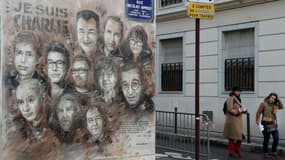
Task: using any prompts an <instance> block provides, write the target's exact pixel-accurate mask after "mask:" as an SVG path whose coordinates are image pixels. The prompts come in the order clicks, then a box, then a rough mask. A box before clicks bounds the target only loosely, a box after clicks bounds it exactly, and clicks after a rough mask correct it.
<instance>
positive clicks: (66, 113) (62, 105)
mask: <svg viewBox="0 0 285 160" xmlns="http://www.w3.org/2000/svg"><path fill="white" fill-rule="evenodd" d="M74 109H75V106H74V104H73V103H72V101H69V100H66V99H61V100H60V102H59V104H58V105H57V107H56V114H57V117H58V120H59V124H60V126H61V128H62V129H63V130H64V131H69V130H70V129H71V126H72V123H73V117H74V113H75V111H74Z"/></svg>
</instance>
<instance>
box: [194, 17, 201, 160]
mask: <svg viewBox="0 0 285 160" xmlns="http://www.w3.org/2000/svg"><path fill="white" fill-rule="evenodd" d="M195 32H196V34H195V37H196V42H195V159H196V160H199V159H200V107H199V103H200V100H199V96H200V87H199V86H200V74H199V69H200V19H199V18H196V28H195Z"/></svg>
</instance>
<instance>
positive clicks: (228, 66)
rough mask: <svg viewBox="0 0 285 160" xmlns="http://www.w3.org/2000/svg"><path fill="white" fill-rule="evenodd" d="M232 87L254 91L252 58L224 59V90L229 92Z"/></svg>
mask: <svg viewBox="0 0 285 160" xmlns="http://www.w3.org/2000/svg"><path fill="white" fill-rule="evenodd" d="M233 85H239V86H240V87H241V89H242V90H243V91H254V57H248V58H235V59H225V90H226V91H229V90H231V88H232V86H233Z"/></svg>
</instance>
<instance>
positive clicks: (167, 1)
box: [160, 0, 182, 7]
mask: <svg viewBox="0 0 285 160" xmlns="http://www.w3.org/2000/svg"><path fill="white" fill-rule="evenodd" d="M177 3H182V0H160V6H161V7H166V6H169V5H173V4H177Z"/></svg>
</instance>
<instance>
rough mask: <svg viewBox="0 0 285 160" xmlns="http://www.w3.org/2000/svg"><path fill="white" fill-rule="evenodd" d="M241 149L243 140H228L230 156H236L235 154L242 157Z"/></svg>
mask: <svg viewBox="0 0 285 160" xmlns="http://www.w3.org/2000/svg"><path fill="white" fill-rule="evenodd" d="M240 147H241V140H234V139H229V140H228V150H229V154H230V155H234V154H235V153H236V154H238V155H240Z"/></svg>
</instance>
